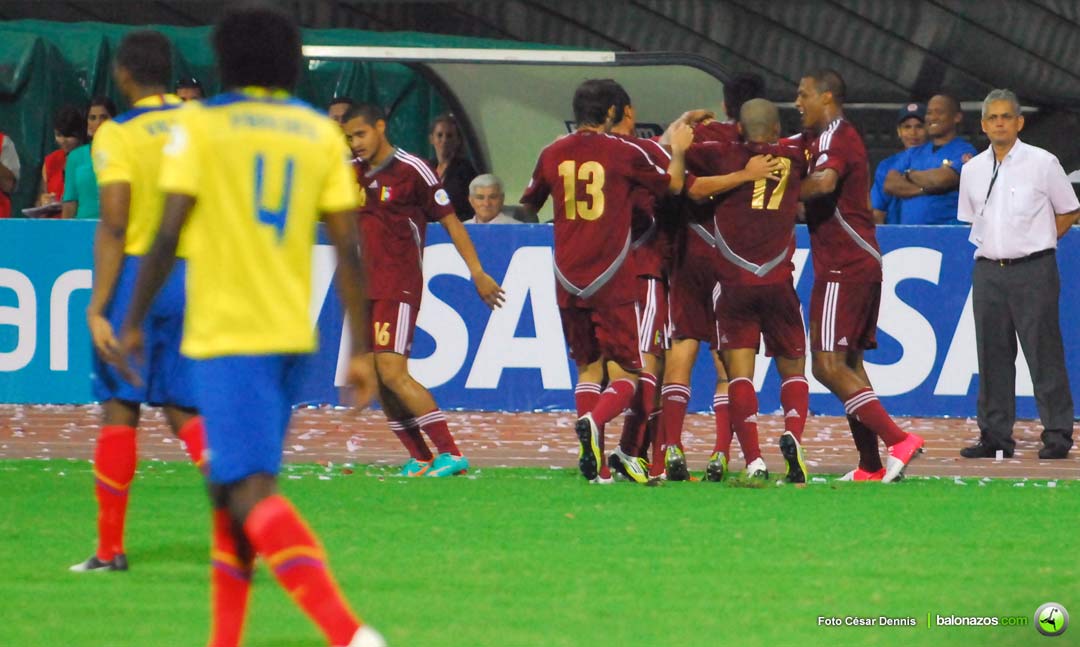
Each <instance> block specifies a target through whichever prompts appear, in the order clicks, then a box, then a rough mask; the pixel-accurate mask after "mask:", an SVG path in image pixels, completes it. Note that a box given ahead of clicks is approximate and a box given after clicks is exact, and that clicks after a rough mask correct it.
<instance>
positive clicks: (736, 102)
mask: <svg viewBox="0 0 1080 647" xmlns="http://www.w3.org/2000/svg"><path fill="white" fill-rule="evenodd" d="M763 96H765V79H763V78H761V75H759V74H740V75H738V76H736V77H734V78H733V79H731V81H728V82H727V83H725V84H724V112H726V113H727V116H728V119H738V118H739V114H740V112H741V111H742V107H743V104H744V103H746V102H747V101H749V100H751V99H760V98H762V97H763Z"/></svg>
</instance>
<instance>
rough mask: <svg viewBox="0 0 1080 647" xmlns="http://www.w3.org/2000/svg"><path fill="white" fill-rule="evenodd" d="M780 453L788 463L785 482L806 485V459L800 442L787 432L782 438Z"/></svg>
mask: <svg viewBox="0 0 1080 647" xmlns="http://www.w3.org/2000/svg"><path fill="white" fill-rule="evenodd" d="M780 453H781V454H783V455H784V461H785V462H786V463H787V474H786V475H785V476H784V480H786V481H787V482H788V483H806V474H807V469H806V457H805V455H804V454H803V449H802V446H800V445H799V441H797V440H795V436H793V435H792V434H791V432H790V431H785V432H784V435H783V436H780Z"/></svg>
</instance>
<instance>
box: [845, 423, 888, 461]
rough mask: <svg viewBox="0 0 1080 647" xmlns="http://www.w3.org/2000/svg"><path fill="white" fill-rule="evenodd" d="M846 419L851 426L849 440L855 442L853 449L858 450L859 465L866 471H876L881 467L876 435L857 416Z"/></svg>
mask: <svg viewBox="0 0 1080 647" xmlns="http://www.w3.org/2000/svg"><path fill="white" fill-rule="evenodd" d="M847 421H848V427H850V428H851V440H853V441H854V442H855V449H857V450H859V467H861V468H862V469H864V470H865V471H867V472H877V471H878V470H880V469H881V468H882V465H881V454H880V453H879V452H878V439H877V436H875V435H874V432H872V431H870V430H869V429H867V428H866V425H864V424H863V423H861V422H859V419H858V418H856V417H854V416H848V417H847Z"/></svg>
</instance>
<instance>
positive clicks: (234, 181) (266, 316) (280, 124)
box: [159, 88, 360, 359]
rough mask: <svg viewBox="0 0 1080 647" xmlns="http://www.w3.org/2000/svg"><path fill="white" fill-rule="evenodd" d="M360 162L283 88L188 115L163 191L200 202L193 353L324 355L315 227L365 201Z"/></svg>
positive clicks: (172, 149) (191, 230)
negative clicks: (316, 301)
mask: <svg viewBox="0 0 1080 647" xmlns="http://www.w3.org/2000/svg"><path fill="white" fill-rule="evenodd" d="M349 157H350V156H349V151H348V150H347V148H346V146H345V138H344V137H343V136H342V134H341V129H340V127H338V125H337V124H335V123H334V122H333V121H331V120H330V119H328V118H327V117H326V116H324V115H322V114H320V113H318V112H316V111H315V110H314V109H312V108H311V107H310V106H309V105H307V104H306V103H304V102H302V101H300V100H298V99H295V98H293V97H291V96H290V95H288V94H287V93H284V92H270V91H268V90H265V89H260V88H245V89H244V90H242V91H238V92H230V93H225V94H222V95H219V96H217V97H214V98H212V99H209V100H207V101H205V102H202V103H194V102H192V103H189V104H188V105H186V106H185V107H184V108H183V109H182V110H179V111H177V120H176V124H175V125H174V127H173V131H172V135H171V138H170V140H169V143H168V144H167V145H166V147H165V155H164V161H163V162H162V167H161V178H160V182H159V187H160V188H161V190H162V191H163V192H164V193H174V194H182V195H188V196H191V197H193V198H195V206H194V208H193V210H192V212H191V214H190V215H189V217H188V221H187V222H186V223H185V226H184V231H183V234H182V240H183V241H184V243H185V244H186V245H187V248H188V267H187V312H186V314H185V319H184V339H183V342H182V344H181V352H182V353H184V354H185V355H187V356H189V357H193V358H196V359H203V358H209V357H221V356H225V355H265V354H279V353H305V352H311V351H312V350H314V348H315V344H316V336H315V326H314V322H313V321H312V319H311V313H310V303H311V254H312V250H313V248H314V245H315V235H316V225H317V223H318V221H319V218H320V215H321V214H323V213H333V212H339V211H349V210H353V209H355V208H357V207H358V206H359V204H360V195H359V191H358V188H357V184H356V176H355V174H354V173H353V171H352V168H351V166H350V164H349Z"/></svg>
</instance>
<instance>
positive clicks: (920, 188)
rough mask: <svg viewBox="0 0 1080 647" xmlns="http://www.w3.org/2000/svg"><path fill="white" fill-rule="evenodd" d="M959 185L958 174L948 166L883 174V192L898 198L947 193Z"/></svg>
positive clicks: (893, 171)
mask: <svg viewBox="0 0 1080 647" xmlns="http://www.w3.org/2000/svg"><path fill="white" fill-rule="evenodd" d="M958 186H960V174H959V173H957V172H956V171H954V170H952V169H951V168H948V167H941V168H936V169H930V170H928V171H907V172H906V173H901V172H900V171H897V170H895V169H894V170H892V171H889V173H888V175H886V176H885V192H886V193H888V194H889V195H894V196H896V197H898V198H911V197H914V196H917V195H923V194H927V193H948V192H949V191H955V190H956V188H957V187H958Z"/></svg>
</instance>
